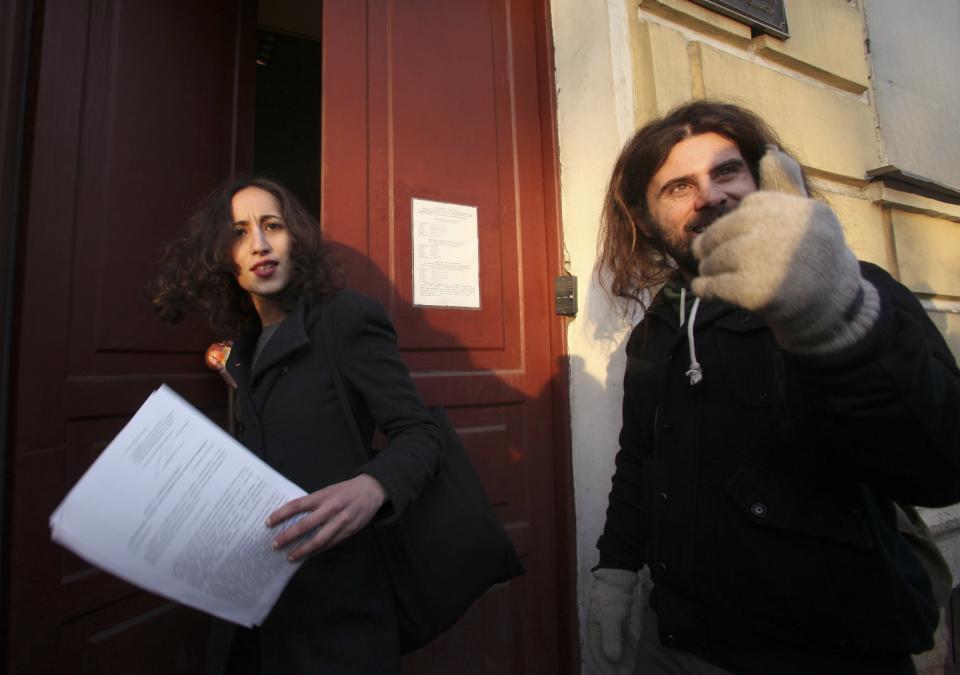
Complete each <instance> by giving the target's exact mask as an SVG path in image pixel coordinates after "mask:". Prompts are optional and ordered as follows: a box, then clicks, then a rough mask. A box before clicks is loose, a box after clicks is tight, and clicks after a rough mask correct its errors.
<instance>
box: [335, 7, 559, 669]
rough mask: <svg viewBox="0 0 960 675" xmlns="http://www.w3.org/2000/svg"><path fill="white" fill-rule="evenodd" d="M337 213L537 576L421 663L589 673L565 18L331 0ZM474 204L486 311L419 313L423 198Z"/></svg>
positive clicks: (365, 281)
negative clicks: (567, 251) (560, 89)
mask: <svg viewBox="0 0 960 675" xmlns="http://www.w3.org/2000/svg"><path fill="white" fill-rule="evenodd" d="M323 23H324V73H323V82H324V94H323V106H324V108H323V162H322V167H323V168H322V172H321V175H322V181H323V191H322V220H323V225H324V230H325V232H326V233H327V236H328V237H329V238H330V239H332V240H335V241H337V242H339V243H341V244H343V245H345V246H346V247H347V248H348V254H347V257H348V262H349V263H350V273H351V277H350V281H351V285H353V286H355V287H358V288H360V289H362V290H366V291H368V292H370V293H372V294H374V295H376V296H377V297H379V298H380V299H381V300H382V301H383V302H384V304H385V305H386V306H387V308H388V311H389V312H390V314H391V315H392V317H393V319H394V321H395V323H396V326H397V329H398V332H399V335H400V344H401V348H402V349H403V352H404V356H405V358H406V360H407V362H408V363H409V365H410V366H411V369H412V370H413V371H414V376H415V378H416V381H417V386H418V388H419V389H420V391H421V393H422V394H423V395H424V397H425V398H426V399H427V401H428V403H431V404H437V403H439V404H443V405H445V406H447V408H448V411H449V412H450V416H451V418H452V420H453V421H454V423H455V425H456V426H457V427H458V428H459V430H460V433H461V435H462V437H463V439H464V442H465V444H466V445H467V447H468V450H469V451H470V453H471V457H472V458H473V460H474V462H475V463H476V465H477V467H478V469H479V471H480V473H481V477H482V478H483V479H484V483H485V485H486V487H487V490H488V493H489V496H490V498H491V500H492V502H493V503H494V505H495V507H496V509H497V512H498V513H499V515H500V517H501V518H502V520H503V522H504V523H505V524H506V526H507V528H508V531H509V532H510V533H511V535H512V536H513V539H514V541H515V542H516V545H517V547H518V549H519V550H520V552H521V555H522V556H523V560H524V563H525V565H526V569H527V573H526V575H525V576H524V577H522V578H521V579H519V580H516V581H513V582H510V583H509V584H505V585H503V586H501V587H498V588H496V589H494V590H493V591H492V592H490V593H489V594H487V595H486V596H485V597H484V598H483V599H482V600H481V601H480V602H479V603H478V604H477V605H476V606H475V607H474V608H473V609H472V610H471V611H470V613H469V614H468V615H467V616H466V617H465V618H464V619H463V620H462V621H461V622H460V624H459V625H458V626H456V627H455V629H454V630H453V631H451V632H450V633H448V634H447V635H446V636H445V637H444V638H443V639H441V640H440V641H438V642H437V643H436V644H434V645H432V646H431V647H429V648H427V649H426V650H423V651H422V652H420V653H417V654H415V655H413V656H412V657H410V658H408V659H407V663H406V666H407V672H410V673H491V674H496V675H504V674H507V673H517V674H525V675H526V674H530V673H551V674H553V673H557V672H567V671H569V670H572V669H573V667H574V666H573V663H574V660H575V659H574V656H573V655H574V654H575V645H574V637H573V635H574V633H573V630H572V627H573V621H574V619H573V616H572V611H571V608H572V605H573V599H572V589H573V586H574V581H573V571H572V567H571V566H570V564H569V563H570V560H571V559H572V541H573V539H572V530H571V529H570V522H569V520H568V517H567V514H568V513H569V504H570V495H569V491H568V489H567V486H568V485H569V483H568V481H569V460H568V451H567V450H566V443H565V442H564V440H563V439H564V438H565V425H566V418H565V416H563V415H562V414H560V415H557V414H556V411H557V410H562V409H563V407H564V406H565V405H566V402H565V398H564V397H565V387H564V386H563V382H562V381H561V380H560V379H559V378H561V377H562V376H561V374H560V372H561V368H559V364H558V363H557V361H558V359H557V355H558V353H559V352H560V348H559V339H560V338H559V336H560V319H559V318H558V317H556V316H554V315H553V312H552V297H551V280H552V277H553V275H555V274H556V273H557V268H558V267H559V265H558V264H557V261H558V260H559V255H558V254H557V243H558V236H557V224H556V216H555V211H554V204H555V194H556V193H555V185H556V183H555V177H554V174H553V170H554V168H553V167H554V166H555V162H554V159H553V157H554V155H553V152H554V141H553V133H552V129H553V118H552V94H551V91H552V89H551V87H552V82H551V79H550V73H551V69H550V65H549V50H548V48H547V47H546V45H547V40H546V35H547V30H546V26H547V25H548V19H547V16H546V10H545V7H544V3H543V2H539V1H537V0H444V2H435V1H431V0H402V1H395V0H369V1H367V2H364V1H360V0H327V2H326V3H325V12H324V22H323ZM414 198H420V199H429V200H434V201H439V202H450V203H456V204H462V205H468V206H474V207H476V208H477V219H478V237H479V261H480V309H479V310H476V309H446V308H444V309H441V308H433V307H431V308H425V307H417V306H413V304H412V298H413V279H414V274H413V269H412V250H411V248H412V246H411V239H412V235H411V229H412V224H411V200H412V199H414Z"/></svg>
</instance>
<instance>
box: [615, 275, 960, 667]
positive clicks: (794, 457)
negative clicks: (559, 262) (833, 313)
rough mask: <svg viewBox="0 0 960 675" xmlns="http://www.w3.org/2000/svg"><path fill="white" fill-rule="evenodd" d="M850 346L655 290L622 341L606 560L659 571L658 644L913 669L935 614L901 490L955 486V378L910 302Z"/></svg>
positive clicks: (900, 296)
mask: <svg viewBox="0 0 960 675" xmlns="http://www.w3.org/2000/svg"><path fill="white" fill-rule="evenodd" d="M862 271H863V274H864V276H865V277H866V278H867V279H869V280H870V281H871V282H872V283H873V284H874V285H875V286H876V287H877V289H878V291H879V294H880V297H881V303H882V307H881V313H880V316H879V318H878V320H877V323H876V325H875V326H874V327H873V328H872V329H871V331H870V333H869V334H868V335H867V336H866V337H865V339H863V340H862V341H861V342H860V343H858V344H857V345H855V346H854V347H852V348H850V349H849V350H846V351H844V352H842V353H840V354H836V355H831V356H828V357H820V358H801V357H797V356H791V355H789V354H786V353H784V352H782V351H781V350H780V349H779V347H778V346H777V344H776V342H775V341H774V339H773V335H772V333H771V332H770V330H769V329H768V328H767V326H766V325H765V323H764V321H763V319H762V318H761V317H760V316H758V315H757V314H754V313H751V312H747V311H745V310H741V309H739V308H736V307H732V306H730V305H725V304H722V303H716V302H713V303H704V304H703V305H702V306H701V308H700V311H699V314H698V316H697V319H696V322H695V345H696V350H697V357H698V361H699V362H700V363H701V364H702V367H703V375H704V379H703V381H702V382H701V383H700V384H698V385H695V386H692V385H691V384H690V382H689V379H688V377H687V376H686V375H685V371H686V370H687V368H688V365H689V356H688V342H687V338H686V330H685V329H681V328H680V327H679V321H678V316H677V310H676V308H675V307H673V306H671V303H670V302H668V301H667V300H666V298H665V294H664V293H661V294H659V295H658V297H657V299H656V300H655V301H654V303H653V304H652V306H651V308H650V310H649V312H648V314H647V317H646V318H645V319H644V321H643V322H642V323H641V324H640V325H639V326H638V327H636V328H635V329H634V331H633V333H632V334H631V336H630V339H629V341H628V343H627V357H628V358H627V370H626V374H625V377H624V400H623V428H622V431H621V435H620V446H621V449H620V452H619V453H618V455H617V461H616V472H615V475H614V477H613V487H612V490H611V493H610V503H609V507H608V510H607V520H606V524H605V527H604V531H603V534H602V536H601V538H600V540H599V542H598V548H599V549H600V567H615V568H623V569H632V570H636V569H640V568H641V567H643V566H644V565H647V566H649V568H650V573H651V577H652V579H653V581H654V591H653V594H652V598H651V603H652V604H653V605H654V607H655V609H656V610H657V613H658V617H659V625H660V637H661V641H662V642H663V643H664V644H666V645H668V646H671V647H676V648H680V649H686V650H689V651H692V652H695V653H699V654H700V655H701V656H704V657H705V658H707V659H708V660H710V661H713V662H714V663H717V664H718V665H720V666H722V667H725V668H727V669H729V670H731V671H733V672H737V673H758V674H759V673H772V672H776V673H790V672H797V673H821V672H823V673H826V672H843V673H901V672H912V666H911V665H910V660H909V657H908V654H909V653H910V652H918V651H922V650H923V649H926V648H928V647H930V646H932V642H931V639H930V636H931V634H932V632H933V630H934V628H935V627H936V622H937V618H938V616H937V608H936V606H935V603H934V601H933V598H932V595H931V593H930V587H929V582H928V580H927V578H926V576H925V574H924V572H923V569H922V567H921V566H920V565H919V563H918V561H917V559H916V557H915V556H914V555H913V554H912V552H911V551H910V550H909V548H908V547H907V546H906V544H905V543H904V540H903V539H902V538H901V537H900V536H899V535H898V534H897V531H896V526H895V518H894V511H893V506H892V502H891V500H897V501H901V502H904V503H908V504H917V505H926V506H942V505H946V504H949V503H952V502H956V501H958V500H960V414H958V412H960V373H958V371H957V367H956V363H955V361H954V359H953V357H952V356H951V354H950V352H949V350H948V348H947V346H946V344H945V343H944V341H943V338H942V337H941V335H940V334H939V332H938V331H937V330H936V328H935V327H934V326H933V324H932V323H931V322H930V320H929V318H928V317H927V316H926V313H925V312H924V310H923V309H922V307H921V306H920V304H919V303H918V302H917V300H916V298H914V296H913V295H912V294H911V293H910V292H909V291H908V290H907V289H906V288H904V287H903V286H901V285H900V284H898V283H897V282H895V281H894V280H893V279H892V278H891V277H890V276H889V275H888V274H886V273H885V272H883V271H882V270H881V269H880V268H878V267H875V266H873V265H869V264H865V263H864V264H862Z"/></svg>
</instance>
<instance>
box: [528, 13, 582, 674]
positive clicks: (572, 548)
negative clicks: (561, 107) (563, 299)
mask: <svg viewBox="0 0 960 675" xmlns="http://www.w3.org/2000/svg"><path fill="white" fill-rule="evenodd" d="M534 11H535V12H536V16H535V17H534V28H535V30H536V36H535V40H536V54H537V70H538V71H539V73H540V76H539V78H538V83H539V88H540V91H539V99H540V134H541V138H540V141H541V142H540V147H541V148H542V153H543V203H544V220H545V222H544V229H545V232H546V241H547V259H548V261H549V262H548V269H547V273H548V274H549V275H552V276H553V277H556V276H559V275H560V274H563V270H564V250H565V249H564V243H563V223H562V219H561V210H560V158H559V137H558V133H557V128H558V127H557V89H556V82H555V80H554V73H555V72H556V68H555V63H554V50H553V31H552V29H551V27H552V26H553V20H552V15H551V12H550V0H534ZM547 281H548V282H549V283H548V286H547V287H548V288H553V287H554V279H548V280H547ZM567 321H568V320H567V319H566V318H565V317H561V316H556V318H555V319H554V321H552V322H551V324H550V362H551V377H550V388H551V392H550V393H551V400H552V401H553V429H554V448H553V450H554V458H555V462H554V467H555V474H554V476H553V481H554V486H555V494H556V497H557V502H556V509H557V513H556V518H557V520H556V522H557V551H558V553H562V557H558V559H557V579H559V580H560V583H559V585H560V588H558V589H557V597H558V598H559V601H558V606H559V607H560V613H561V615H560V617H558V629H559V636H560V640H559V643H560V644H559V645H558V647H559V652H560V657H559V663H560V665H561V666H563V665H564V664H566V665H567V667H568V669H569V670H568V672H570V673H578V672H580V666H581V663H580V631H579V625H580V620H579V611H578V607H577V536H576V514H575V512H574V504H575V494H574V484H573V441H572V437H571V418H570V378H569V372H570V370H569V355H568V352H567Z"/></svg>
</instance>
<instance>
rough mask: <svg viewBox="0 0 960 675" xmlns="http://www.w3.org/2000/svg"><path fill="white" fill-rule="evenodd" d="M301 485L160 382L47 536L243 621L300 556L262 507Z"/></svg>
mask: <svg viewBox="0 0 960 675" xmlns="http://www.w3.org/2000/svg"><path fill="white" fill-rule="evenodd" d="M303 494H305V493H304V491H303V490H301V489H300V488H299V487H297V486H296V485H294V484H293V483H291V482H290V481H289V480H287V479H286V478H284V477H283V476H281V475H280V474H279V473H277V472H276V471H274V470H273V469H272V468H270V467H269V466H268V465H267V464H265V463H264V462H263V461H261V460H260V459H259V458H258V457H257V456H256V455H254V454H253V453H251V452H250V451H248V450H247V449H246V448H244V447H243V446H242V445H240V444H239V443H238V442H237V441H235V440H234V439H233V438H231V437H230V435H229V434H227V433H226V432H225V431H223V430H222V429H220V427H218V426H217V425H215V424H214V423H213V422H211V421H210V420H209V419H207V417H205V416H204V415H203V414H202V413H200V412H199V411H198V410H196V409H195V408H193V407H192V406H190V404H188V403H187V402H186V401H184V400H183V399H182V398H180V397H179V396H177V395H176V394H175V393H174V392H173V390H171V389H170V388H169V387H167V386H166V385H164V386H162V387H160V389H158V390H157V391H155V392H153V394H151V395H150V397H149V398H148V399H147V401H146V402H145V403H144V404H143V406H142V407H141V408H140V410H139V411H137V414H136V415H134V417H133V419H131V420H130V422H129V423H128V424H127V426H125V427H124V428H123V430H122V431H121V432H120V433H119V434H118V435H117V437H116V438H115V439H114V440H113V442H112V443H110V445H109V446H107V448H106V450H104V451H103V452H102V453H101V454H100V457H98V458H97V460H96V461H95V462H94V463H93V465H92V466H91V467H90V469H89V470H88V471H87V473H85V474H84V475H83V477H82V478H81V479H80V480H79V481H78V482H77V484H76V485H75V486H74V487H73V489H72V490H71V491H70V493H69V494H68V495H67V496H66V498H65V499H64V500H63V502H62V503H61V504H60V506H59V507H57V510H56V511H54V512H53V515H51V516H50V528H51V530H52V537H53V540H54V541H56V542H58V543H60V544H62V545H63V546H65V547H67V548H69V549H70V550H71V551H73V552H74V553H76V554H77V555H79V556H80V557H82V558H84V559H85V560H87V561H89V562H90V563H92V564H94V565H96V566H97V567H100V568H102V569H104V570H106V571H108V572H110V573H111V574H114V575H116V576H118V577H121V578H123V579H125V580H127V581H129V582H131V583H133V584H136V585H137V586H140V587H142V588H145V589H147V590H149V591H151V592H153V593H157V594H158V595H162V596H165V597H167V598H170V599H171V600H176V601H177V602H180V603H183V604H185V605H189V606H191V607H195V608H197V609H200V610H203V611H205V612H209V613H210V614H213V615H215V616H219V617H221V618H223V619H227V620H229V621H233V622H235V623H238V624H241V625H244V626H254V625H259V624H260V623H262V622H263V620H264V619H265V618H266V616H267V614H268V613H269V612H270V609H271V608H272V607H273V605H274V603H275V602H276V601H277V598H278V597H279V596H280V593H281V591H282V590H283V588H284V586H286V584H287V581H289V579H290V577H291V576H292V575H293V573H294V572H295V571H296V570H297V568H298V567H299V564H291V563H289V562H287V559H286V554H285V553H283V552H278V551H274V550H273V549H272V548H271V547H270V543H271V542H272V541H273V538H274V537H275V536H276V534H277V533H276V531H275V530H270V529H268V528H267V527H266V526H265V525H264V520H265V519H266V517H267V515H268V514H269V513H270V512H272V511H273V510H274V509H276V508H277V507H279V506H280V505H281V504H283V503H284V502H286V501H288V500H290V499H293V498H295V497H299V496H302V495H303Z"/></svg>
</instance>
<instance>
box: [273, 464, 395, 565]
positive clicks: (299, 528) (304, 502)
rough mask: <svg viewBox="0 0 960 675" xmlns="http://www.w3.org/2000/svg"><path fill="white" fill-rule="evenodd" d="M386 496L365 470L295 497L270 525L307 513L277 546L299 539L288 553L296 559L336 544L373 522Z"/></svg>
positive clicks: (294, 523) (276, 540)
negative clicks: (302, 495)
mask: <svg viewBox="0 0 960 675" xmlns="http://www.w3.org/2000/svg"><path fill="white" fill-rule="evenodd" d="M386 498H387V493H386V491H385V490H384V489H383V486H382V485H380V483H379V482H378V481H377V480H376V479H375V478H373V477H372V476H369V475H367V474H365V473H362V474H360V475H359V476H356V477H355V478H351V479H350V480H345V481H343V482H342V483H334V484H333V485H330V486H328V487H325V488H323V489H322V490H317V491H316V492H314V493H312V494H309V495H306V496H304V497H299V498H297V499H292V500H290V501H289V502H287V503H286V504H284V505H283V506H281V507H280V508H279V509H277V510H276V511H274V512H273V513H271V514H270V515H269V516H268V517H267V527H275V526H277V525H280V524H281V523H283V522H284V521H286V520H288V519H289V518H292V517H294V516H296V515H298V514H304V515H303V516H302V517H301V518H299V519H298V520H296V522H293V523H292V524H290V525H289V527H287V528H286V529H284V530H283V531H282V532H281V533H280V534H278V535H277V537H276V539H274V540H273V547H274V548H275V549H277V550H279V549H282V548H284V547H286V546H289V545H290V544H292V543H295V542H296V543H298V546H296V548H294V549H293V550H291V551H290V552H289V553H288V554H287V560H289V561H290V562H296V561H298V560H300V559H302V558H305V557H306V556H309V555H312V554H314V553H318V552H319V551H323V550H326V549H328V548H331V547H333V546H336V545H337V544H338V543H340V542H341V541H343V540H344V539H346V538H347V537H350V536H352V535H354V534H356V533H357V532H358V531H359V530H360V529H361V528H363V526H364V525H366V524H367V523H369V522H370V520H371V519H372V518H373V516H374V514H376V512H377V511H378V510H379V509H380V507H381V506H383V503H384V501H385V500H386ZM305 535H306V536H305ZM301 538H302V540H301ZM298 540H299V541H298Z"/></svg>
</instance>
